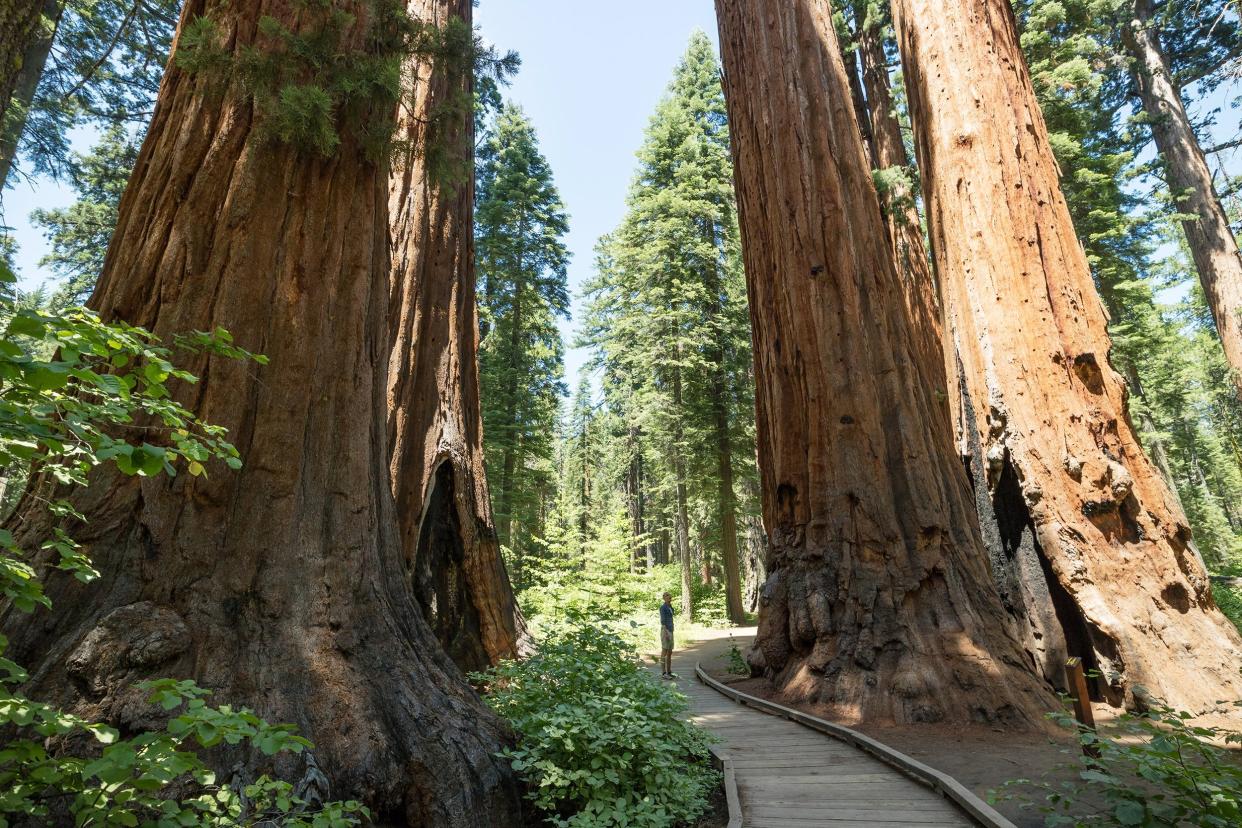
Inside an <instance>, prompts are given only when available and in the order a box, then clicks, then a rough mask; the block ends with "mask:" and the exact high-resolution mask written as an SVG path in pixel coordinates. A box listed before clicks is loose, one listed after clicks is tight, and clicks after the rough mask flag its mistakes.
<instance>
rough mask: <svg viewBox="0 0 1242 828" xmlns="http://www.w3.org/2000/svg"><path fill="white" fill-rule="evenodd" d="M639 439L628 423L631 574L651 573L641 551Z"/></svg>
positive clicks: (626, 496)
mask: <svg viewBox="0 0 1242 828" xmlns="http://www.w3.org/2000/svg"><path fill="white" fill-rule="evenodd" d="M639 437H640V434H639V427H638V424H637V423H630V424H629V428H628V429H627V431H626V449H627V450H628V451H629V453H630V462H629V467H628V468H627V470H626V476H625V499H626V509H627V511H628V512H629V517H630V537H631V544H632V547H633V548H632V549H631V551H630V572H631V573H632V574H638V573H639V572H650V571H651V567H650V564H648V565H647V566H646V568H645V569H644V563H646V561H645V560H644V552H643V550H644V547H647V543H646V541H644V540H643V535H644V533H645V532H646V529H645V527H644V525H643V460H642V448H641V445H640V442H639ZM648 548H649V547H648ZM650 554H651V553H650V552H649V551H648V552H647V553H646V556H647V557H650Z"/></svg>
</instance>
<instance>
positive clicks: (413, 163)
mask: <svg viewBox="0 0 1242 828" xmlns="http://www.w3.org/2000/svg"><path fill="white" fill-rule="evenodd" d="M472 8H473V5H472V3H471V1H470V0H412V2H411V3H410V4H409V12H410V15H411V16H412V17H414V18H415V19H416V20H421V21H423V22H426V23H430V24H433V25H436V26H439V27H444V26H446V25H448V24H449V23H450V22H451V21H453V20H454V19H456V20H457V21H458V24H459V25H462V26H465V27H469V26H470V25H471V11H472ZM406 74H407V79H408V80H407V82H409V83H411V84H412V85H413V90H412V93H413V94H411V95H407V96H406V99H405V101H403V104H402V111H401V113H400V116H399V121H398V134H399V137H400V138H401V139H402V140H403V141H404V146H406V147H408V148H409V150H408V152H406V154H405V155H404V157H403V158H401V159H399V163H397V164H395V165H394V170H393V173H392V175H391V177H390V184H389V209H390V216H389V220H390V226H391V228H392V231H391V232H392V235H391V238H392V261H393V271H392V282H391V286H392V287H391V290H392V295H391V300H390V303H389V313H390V331H391V337H392V338H391V359H390V364H389V378H388V437H389V441H390V447H391V451H392V459H391V475H392V491H393V496H394V498H395V500H396V504H397V521H398V523H399V525H400V529H401V546H402V549H403V550H404V553H405V561H406V566H407V567H408V569H409V571H410V573H411V577H412V578H413V583H414V587H415V593H416V595H417V596H418V599H419V603H420V605H421V606H422V608H423V612H424V614H425V615H426V617H427V620H428V623H430V624H431V627H432V629H434V630H435V631H436V634H437V636H438V637H439V639H440V642H441V643H442V644H443V646H444V648H445V650H447V652H448V653H449V655H451V656H452V657H453V660H454V661H456V662H457V664H458V665H459V666H461V667H462V669H470V670H473V669H479V668H481V667H484V666H486V665H488V664H489V663H495V662H496V661H498V660H499V659H502V658H513V657H515V656H516V655H517V653H518V647H519V642H520V641H521V640H522V639H523V638H524V636H525V630H524V626H525V625H524V624H523V622H522V619H521V615H520V613H519V611H518V609H517V604H516V602H515V600H514V597H513V590H512V589H511V588H510V585H509V577H508V575H507V573H506V572H505V567H504V562H503V561H502V560H501V557H500V546H499V544H498V542H497V539H496V529H495V525H494V523H493V519H492V511H491V499H490V495H489V494H488V489H487V476H486V473H485V472H484V467H483V425H482V415H481V413H480V409H479V372H478V365H477V362H476V353H477V351H478V342H479V326H478V318H477V316H476V314H477V311H476V308H475V296H474V293H475V271H474V232H473V221H474V188H473V180H474V178H473V170H474V165H473V161H474V119H473V114H472V113H471V111H470V109H469V107H462V106H461V100H462V98H463V97H464V96H468V95H469V94H470V91H471V89H472V88H473V67H472V65H471V61H470V59H468V58H465V59H457V60H440V61H436V62H432V61H429V60H425V59H423V60H414V61H412V62H411V64H410V65H408V66H407V67H406ZM431 144H434V148H435V153H437V154H438V155H441V156H446V157H447V161H448V162H449V166H455V167H457V168H458V169H457V173H458V175H457V176H456V177H455V178H454V177H451V176H446V175H445V174H444V173H443V172H441V178H437V177H436V176H435V174H434V173H433V172H431V171H430V170H429V164H428V161H427V159H428V154H427V152H426V148H427V147H428V146H429V145H431ZM441 179H452V180H441Z"/></svg>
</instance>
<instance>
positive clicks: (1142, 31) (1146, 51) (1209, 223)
mask: <svg viewBox="0 0 1242 828" xmlns="http://www.w3.org/2000/svg"><path fill="white" fill-rule="evenodd" d="M1133 14H1134V17H1133V19H1132V20H1130V21H1129V22H1128V24H1127V25H1126V26H1124V27H1123V28H1122V42H1123V43H1124V44H1125V47H1126V50H1127V51H1128V52H1129V53H1130V57H1131V58H1132V59H1133V60H1134V65H1133V74H1134V83H1135V85H1136V86H1137V87H1138V93H1139V98H1140V99H1141V100H1142V103H1143V110H1144V111H1145V112H1146V114H1147V118H1148V122H1149V124H1150V125H1151V133H1152V136H1153V137H1154V138H1155V139H1156V149H1157V150H1159V152H1160V159H1161V160H1162V161H1163V162H1164V167H1165V170H1166V172H1167V173H1168V183H1169V189H1170V190H1172V191H1173V196H1174V198H1175V199H1176V204H1177V212H1178V213H1183V214H1186V216H1187V218H1184V219H1183V220H1182V229H1183V230H1184V231H1185V233H1186V244H1187V246H1188V247H1189V248H1190V255H1191V257H1192V258H1193V259H1194V263H1195V270H1197V271H1198V272H1199V281H1200V282H1201V283H1202V284H1203V293H1204V295H1206V296H1207V302H1208V307H1209V308H1211V310H1212V318H1213V319H1214V320H1216V330H1217V332H1218V333H1219V334H1220V340H1221V344H1222V345H1224V349H1225V356H1226V358H1227V359H1228V360H1229V365H1230V367H1231V368H1233V382H1234V387H1235V388H1236V389H1237V392H1238V397H1239V399H1242V258H1239V256H1238V242H1237V239H1236V238H1235V237H1234V235H1233V230H1232V229H1231V228H1230V226H1229V219H1228V218H1226V216H1225V209H1224V207H1223V206H1221V203H1220V199H1219V198H1217V197H1216V190H1215V189H1214V188H1213V185H1212V173H1211V170H1209V169H1208V165H1207V159H1206V158H1205V157H1204V155H1203V149H1202V147H1200V146H1199V139H1198V138H1197V137H1196V136H1195V132H1194V129H1193V128H1192V127H1191V125H1190V118H1188V117H1187V115H1186V107H1185V106H1184V105H1183V104H1182V96H1181V91H1180V90H1179V89H1178V88H1177V86H1176V85H1175V84H1174V82H1173V73H1172V72H1171V71H1170V70H1169V62H1168V60H1167V59H1166V58H1165V56H1164V52H1163V51H1162V50H1161V47H1160V38H1159V34H1158V33H1157V31H1156V27H1155V23H1154V22H1153V21H1152V17H1153V16H1154V15H1153V11H1152V3H1151V0H1134V5H1133Z"/></svg>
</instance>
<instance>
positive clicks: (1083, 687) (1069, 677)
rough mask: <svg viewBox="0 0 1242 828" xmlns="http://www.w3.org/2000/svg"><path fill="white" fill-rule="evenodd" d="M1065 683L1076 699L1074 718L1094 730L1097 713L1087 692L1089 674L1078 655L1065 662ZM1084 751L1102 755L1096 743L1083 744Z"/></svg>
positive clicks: (1096, 755) (1093, 755) (1088, 753)
mask: <svg viewBox="0 0 1242 828" xmlns="http://www.w3.org/2000/svg"><path fill="white" fill-rule="evenodd" d="M1065 683H1066V685H1067V686H1068V687H1069V694H1070V698H1072V699H1073V700H1074V718H1075V719H1077V720H1078V723H1079V724H1080V725H1082V726H1083V727H1085V728H1088V729H1089V730H1091V731H1094V730H1095V713H1094V712H1093V711H1092V710H1091V694H1090V693H1088V692H1087V676H1086V674H1085V673H1084V672H1083V670H1082V659H1081V658H1079V657H1078V656H1074V657H1073V658H1071V659H1070V660H1069V661H1067V662H1065ZM1082 752H1083V753H1085V754H1086V755H1087V756H1091V757H1098V756H1099V755H1100V751H1099V749H1098V748H1097V747H1096V746H1095V745H1083V746H1082Z"/></svg>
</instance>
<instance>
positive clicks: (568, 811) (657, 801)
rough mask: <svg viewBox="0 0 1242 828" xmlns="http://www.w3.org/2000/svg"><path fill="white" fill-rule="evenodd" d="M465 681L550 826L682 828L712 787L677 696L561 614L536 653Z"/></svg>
mask: <svg viewBox="0 0 1242 828" xmlns="http://www.w3.org/2000/svg"><path fill="white" fill-rule="evenodd" d="M473 678H474V679H475V680H476V681H478V682H480V683H482V684H483V685H484V686H485V688H486V696H485V697H486V699H487V703H488V704H489V705H490V706H491V707H492V709H494V710H495V711H496V712H497V713H499V714H500V715H501V716H503V717H504V718H505V719H506V720H507V721H508V722H509V723H510V724H511V725H512V726H513V729H514V731H516V733H517V736H518V742H517V746H516V747H514V748H510V749H507V750H506V751H505V755H506V756H507V757H508V758H509V759H510V760H511V762H512V764H513V768H514V770H516V771H517V772H518V773H519V774H520V775H521V776H522V778H523V779H524V780H525V781H526V783H527V787H528V794H527V795H528V797H529V799H530V801H531V802H532V803H534V805H535V807H536V808H538V809H539V811H540V812H541V813H542V814H544V815H546V817H547V819H548V822H549V823H550V824H552V825H556V826H558V828H664V826H671V825H683V826H684V825H691V824H693V822H694V820H695V819H696V818H697V817H698V816H699V815H700V814H702V813H703V812H704V810H706V808H707V805H708V797H709V794H710V793H711V791H712V789H713V788H714V787H716V786H717V785H718V784H719V783H720V777H719V774H718V773H717V772H716V771H714V770H713V769H712V768H711V766H710V756H709V752H708V750H709V745H710V741H709V739H708V737H707V735H706V733H705V732H704V731H702V730H700V729H699V728H697V727H695V726H694V725H692V724H690V723H688V722H686V721H684V720H683V719H682V718H680V717H681V715H682V714H683V713H684V712H685V710H686V699H685V697H684V696H682V695H681V694H680V693H678V692H677V691H676V690H674V689H672V687H671V686H670V685H669V684H667V683H661V682H660V681H659V680H657V679H656V678H655V677H654V675H653V674H652V673H651V671H650V670H647V669H645V668H644V667H643V666H642V664H641V663H640V661H639V657H638V651H637V650H636V649H635V648H634V646H633V645H632V644H630V643H629V642H627V641H625V640H624V639H623V638H621V637H620V636H618V635H616V634H615V633H612V632H609V631H607V630H605V629H603V628H601V627H599V626H596V625H594V624H591V623H588V622H585V621H583V620H582V619H581V618H580V617H577V616H571V620H569V621H567V622H566V623H564V624H562V625H560V626H559V627H557V628H556V629H549V630H547V631H546V633H545V635H544V637H543V639H542V640H541V642H540V646H539V651H538V652H537V653H535V654H534V655H532V656H531V657H529V658H527V659H525V660H523V661H520V662H515V661H510V662H504V663H502V664H500V665H499V666H497V667H495V668H493V669H491V670H489V671H488V672H486V673H483V674H476V675H475V676H473Z"/></svg>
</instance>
